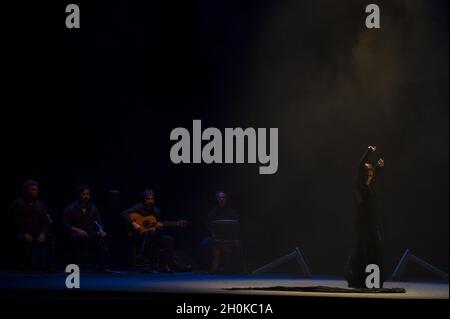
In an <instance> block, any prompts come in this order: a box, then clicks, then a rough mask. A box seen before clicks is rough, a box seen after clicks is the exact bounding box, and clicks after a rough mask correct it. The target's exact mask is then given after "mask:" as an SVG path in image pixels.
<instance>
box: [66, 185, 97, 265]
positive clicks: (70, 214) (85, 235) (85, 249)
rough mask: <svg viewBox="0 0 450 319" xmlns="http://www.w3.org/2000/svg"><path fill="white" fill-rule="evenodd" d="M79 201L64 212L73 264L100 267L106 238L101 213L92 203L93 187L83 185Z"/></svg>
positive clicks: (79, 192)
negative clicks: (101, 248)
mask: <svg viewBox="0 0 450 319" xmlns="http://www.w3.org/2000/svg"><path fill="white" fill-rule="evenodd" d="M78 196H79V197H78V200H77V201H75V202H74V203H72V204H70V205H69V206H67V208H66V209H65V211H64V217H63V224H64V229H65V231H66V233H67V235H68V236H67V237H68V240H69V246H70V251H71V254H72V259H73V262H75V263H77V264H80V263H83V260H82V257H83V255H84V256H86V257H87V259H86V260H84V261H85V262H86V263H88V264H92V265H98V264H99V261H100V247H101V243H102V240H103V239H104V238H105V237H106V233H105V231H104V230H103V224H102V221H101V218H100V213H99V211H98V209H97V207H95V205H94V204H92V203H91V187H90V186H88V185H81V186H80V187H79V188H78Z"/></svg>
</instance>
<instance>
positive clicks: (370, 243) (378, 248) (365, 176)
mask: <svg viewBox="0 0 450 319" xmlns="http://www.w3.org/2000/svg"><path fill="white" fill-rule="evenodd" d="M375 150H376V147H375V146H369V147H368V148H367V150H366V152H365V153H364V155H363V157H362V158H361V160H360V162H359V166H358V171H357V175H356V180H355V196H356V203H357V211H356V221H355V235H356V247H355V251H354V252H353V254H352V255H351V256H350V258H349V262H348V272H347V281H348V285H349V287H357V288H365V287H366V284H365V280H366V277H367V276H368V274H367V273H366V272H365V270H366V267H367V265H369V264H376V265H377V266H378V267H379V269H380V275H381V278H380V287H382V286H383V249H382V244H381V237H380V232H379V229H378V224H377V216H376V209H375V192H374V180H375V176H378V175H379V172H380V169H381V168H382V167H383V166H384V160H383V159H382V158H380V159H379V160H378V162H377V164H376V166H373V165H372V164H370V162H369V157H370V154H371V153H373V152H375Z"/></svg>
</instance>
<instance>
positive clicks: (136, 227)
mask: <svg viewBox="0 0 450 319" xmlns="http://www.w3.org/2000/svg"><path fill="white" fill-rule="evenodd" d="M131 226H133V228H134V230H140V229H141V225H139V224H138V223H136V222H132V223H131Z"/></svg>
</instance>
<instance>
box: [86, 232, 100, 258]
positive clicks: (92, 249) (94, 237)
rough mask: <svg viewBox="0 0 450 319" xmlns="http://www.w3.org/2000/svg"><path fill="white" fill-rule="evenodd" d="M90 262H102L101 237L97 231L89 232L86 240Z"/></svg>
mask: <svg viewBox="0 0 450 319" xmlns="http://www.w3.org/2000/svg"><path fill="white" fill-rule="evenodd" d="M86 244H87V254H88V262H89V263H90V264H92V265H95V266H97V265H99V263H100V237H99V235H98V234H97V233H96V232H92V233H90V234H89V237H88V238H87V240H86Z"/></svg>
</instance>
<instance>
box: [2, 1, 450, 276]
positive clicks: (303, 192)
mask: <svg viewBox="0 0 450 319" xmlns="http://www.w3.org/2000/svg"><path fill="white" fill-rule="evenodd" d="M68 3H69V2H64V1H62V2H61V3H59V4H55V3H48V2H46V1H33V2H31V1H30V2H24V1H21V2H15V3H14V4H11V5H6V7H5V9H4V10H2V11H4V12H6V13H7V17H8V18H7V19H5V20H2V27H1V30H2V31H1V32H2V33H1V34H2V40H1V51H2V62H3V63H2V69H1V76H2V78H3V81H2V82H3V84H2V94H1V102H0V103H1V106H2V125H1V132H0V134H1V135H0V136H1V143H2V150H3V152H2V158H3V160H4V161H3V164H2V176H3V181H2V188H3V190H2V196H1V203H0V204H1V211H2V212H4V213H5V214H6V209H7V207H8V205H9V203H10V202H11V201H12V200H13V199H14V198H15V197H17V196H18V194H19V193H20V189H21V185H22V183H23V182H24V181H25V180H26V179H28V178H32V179H36V180H38V181H39V182H40V184H41V194H40V196H41V198H42V199H43V200H44V201H45V202H46V203H47V205H48V206H49V209H50V211H51V212H52V215H53V216H54V219H55V220H58V219H59V216H60V215H61V212H62V210H63V208H64V207H65V205H67V204H68V203H69V202H70V201H72V200H73V199H74V189H75V187H76V186H77V185H78V184H80V183H89V184H92V185H93V187H94V191H95V194H94V201H95V202H96V203H97V204H98V206H100V208H103V211H102V213H103V215H105V216H108V214H111V213H112V212H111V211H107V209H106V207H107V205H106V198H107V192H108V191H109V190H111V189H115V190H118V191H119V194H120V195H119V197H120V200H119V203H118V206H119V207H118V208H117V210H120V209H125V208H127V207H128V206H130V205H131V204H133V203H134V202H135V201H137V200H138V199H139V196H138V194H139V192H140V191H141V190H142V189H143V188H144V187H147V186H151V187H153V188H154V189H155V190H156V192H157V205H158V206H159V207H160V208H161V210H162V212H163V213H164V214H165V217H166V218H167V219H175V218H178V217H184V218H188V219H190V220H191V221H192V226H191V227H190V228H189V229H186V230H184V231H181V232H180V233H179V236H178V243H177V245H178V247H179V249H184V250H187V251H188V252H189V253H190V254H191V255H192V256H195V255H196V251H197V250H196V249H197V243H198V241H199V240H201V238H202V236H203V230H204V227H203V220H204V217H205V214H206V213H207V210H208V209H209V208H210V207H211V205H212V197H213V194H214V191H215V190H216V189H217V188H223V189H225V190H226V191H227V192H228V193H229V196H230V203H231V205H232V206H233V207H235V208H236V209H237V210H238V211H239V212H240V214H241V216H242V227H243V229H244V234H243V239H244V244H245V246H244V248H245V252H246V260H247V263H248V266H249V268H250V270H251V269H254V268H256V267H258V266H260V265H262V264H264V263H266V262H268V261H270V260H271V259H273V258H275V257H278V256H280V255H283V254H285V253H287V252H289V251H290V250H291V249H292V248H294V247H295V246H299V247H301V249H302V251H303V253H304V255H305V257H306V260H307V262H308V263H309V265H310V268H311V271H312V272H313V274H319V275H343V273H344V267H345V262H346V258H347V255H348V253H349V252H350V249H351V231H352V226H353V225H352V216H353V215H352V214H353V209H354V203H353V194H352V182H353V174H354V172H355V168H356V164H357V161H358V159H359V157H360V155H361V154H362V152H363V151H364V149H365V148H366V147H367V145H369V144H374V145H376V146H377V147H378V150H379V152H377V154H376V156H382V157H383V158H384V159H385V161H386V168H385V176H384V178H383V183H382V184H383V185H382V188H381V189H380V190H379V197H380V209H379V217H380V218H379V220H380V225H381V231H382V236H383V239H384V244H385V258H386V265H387V269H388V270H389V271H390V269H392V267H393V266H394V263H395V262H396V261H397V260H398V258H399V257H400V255H401V253H402V252H403V250H404V249H405V248H410V249H411V250H412V252H413V253H414V254H416V255H418V256H420V257H422V258H424V259H426V260H428V261H430V262H431V263H433V264H434V265H436V266H438V267H439V268H441V269H443V270H445V271H448V105H449V103H448V102H449V99H448V98H449V96H448V70H449V68H448V1H440V0H435V1H405V0H403V1H402V0H395V1H377V3H378V4H379V5H380V7H381V10H382V12H381V26H382V27H381V29H379V30H374V29H372V30H368V29H366V28H365V25H364V20H365V17H366V13H365V12H364V9H365V6H366V5H367V4H368V3H366V2H365V1H345V2H343V1H242V2H241V1H234V0H229V1H225V0H218V1H206V0H204V1H184V2H180V3H176V2H168V1H151V2H148V3H146V4H144V3H141V2H136V3H135V2H131V1H128V2H127V1H95V3H94V1H77V2H76V3H77V4H78V5H79V6H80V9H81V29H79V30H76V29H70V30H69V29H66V28H65V18H66V13H65V6H66V5H67V4H68ZM2 6H4V5H2ZM193 119H201V120H202V125H203V127H204V128H205V127H208V126H213V127H217V128H219V129H224V128H225V127H238V126H239V127H243V128H245V127H254V128H257V127H266V128H269V127H277V128H279V168H278V172H277V173H276V174H274V175H259V174H258V166H257V165H253V164H251V165H250V164H234V165H225V164H222V165H220V164H217V165H206V164H195V165H194V164H185V165H175V164H173V163H172V162H171V161H170V158H169V151H170V148H171V146H172V145H173V142H171V141H170V140H169V134H170V132H171V130H172V129H174V128H176V127H179V126H182V127H186V128H188V129H189V130H192V120H193ZM376 159H377V158H374V160H376ZM2 226H3V227H5V225H2ZM289 271H292V272H294V271H295V269H294V268H292V269H289Z"/></svg>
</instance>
